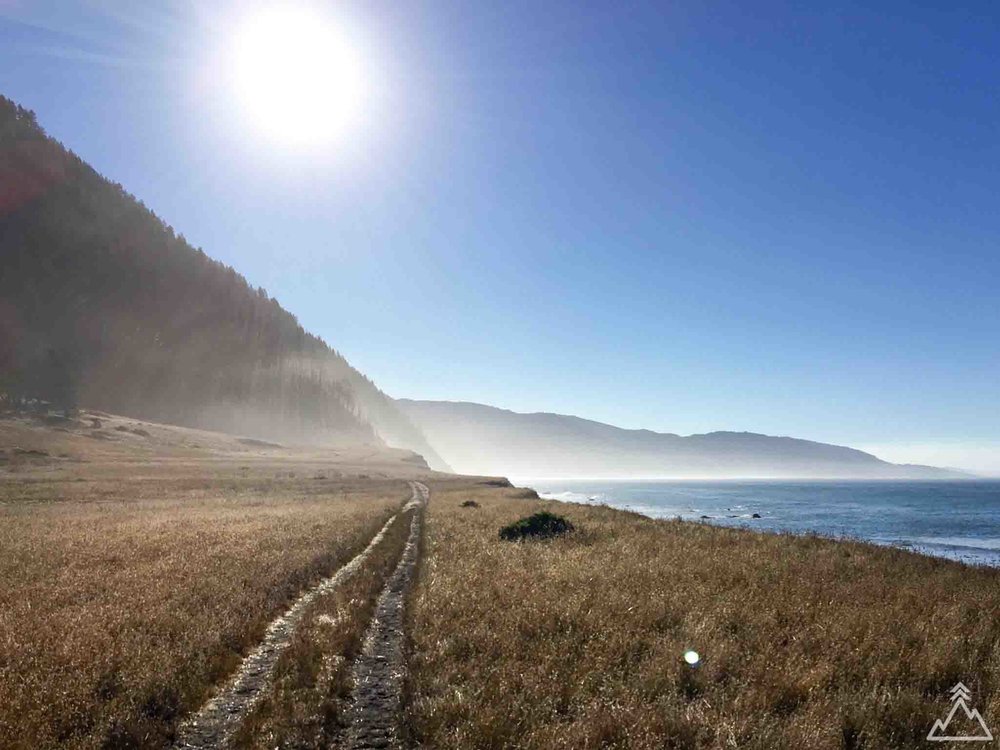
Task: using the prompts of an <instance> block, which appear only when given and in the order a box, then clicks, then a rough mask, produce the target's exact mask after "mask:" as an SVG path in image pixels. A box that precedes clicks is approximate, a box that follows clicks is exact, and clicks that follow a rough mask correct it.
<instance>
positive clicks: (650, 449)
mask: <svg viewBox="0 0 1000 750" xmlns="http://www.w3.org/2000/svg"><path fill="white" fill-rule="evenodd" d="M396 403H397V404H399V405H400V407H401V408H402V409H403V410H404V411H406V412H407V414H409V416H410V418H411V419H412V420H413V421H414V423H415V424H416V425H417V426H418V427H420V429H421V430H422V431H423V432H424V434H425V435H426V436H427V438H428V439H429V440H430V441H431V442H432V443H433V444H434V446H435V447H436V448H437V449H438V450H439V451H440V452H441V455H442V456H443V457H444V459H445V460H446V461H448V463H450V464H451V465H452V466H454V467H455V470H456V471H460V472H465V473H469V474H500V473H503V474H508V475H511V476H520V477H536V478H541V477H550V478H551V477H561V478H570V477H581V478H587V479H594V478H599V477H607V478H629V477H642V478H657V477H664V478H685V477H687V478H711V477H718V478H738V477H739V478H743V477H761V478H791V477H794V478H858V479H861V478H869V479H877V478H886V479H888V478H897V479H902V478H906V479H917V478H922V479H927V478H946V477H954V476H960V474H959V473H958V472H953V471H948V470H945V469H937V468H934V467H931V466H912V465H899V464H890V463H887V462H885V461H882V460H880V459H878V458H876V457H875V456H873V455H871V454H870V453H865V452H863V451H859V450H855V449H853V448H845V447H843V446H839V445H828V444H826V443H816V442H813V441H811V440H798V439H795V438H789V437H772V436H770V435H759V434H756V433H752V432H711V433H708V434H706V435H689V436H682V435H673V434H669V433H661V432H652V431H650V430H623V429H621V428H619V427H613V426H612V425H608V424H602V423H601V422H593V421H591V420H588V419H581V418H580V417H572V416H566V415H562V414H547V413H539V414H518V413H516V412H512V411H506V410H504V409H497V408H494V407H492V406H484V405H482V404H471V403H455V402H449V401H409V400H399V401H397V402H396Z"/></svg>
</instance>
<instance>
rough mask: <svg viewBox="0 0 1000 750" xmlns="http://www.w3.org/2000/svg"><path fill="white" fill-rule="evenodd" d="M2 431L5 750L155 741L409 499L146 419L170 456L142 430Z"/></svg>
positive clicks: (0, 677)
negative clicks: (226, 448) (177, 445)
mask: <svg viewBox="0 0 1000 750" xmlns="http://www.w3.org/2000/svg"><path fill="white" fill-rule="evenodd" d="M104 423H105V424H104V427H103V429H102V432H106V433H107V434H109V435H110V436H111V437H117V435H116V433H115V432H114V431H113V429H112V430H109V429H108V424H107V423H108V418H107V417H104ZM7 427H8V428H9V429H8V430H7V431H6V432H5V435H4V436H5V438H6V439H7V441H8V443H10V442H14V441H16V444H17V446H16V447H8V448H6V451H5V452H4V456H5V457H6V458H7V459H8V460H7V461H6V466H5V467H0V469H3V470H2V471H0V747H2V748H4V750H21V749H23V750H29V749H30V750H41V749H42V748H57V747H59V748H66V747H69V748H101V747H108V748H113V747H162V746H164V745H165V744H167V743H168V742H169V738H170V736H171V731H172V728H173V726H174V725H175V723H176V721H177V720H178V719H179V718H181V717H182V716H183V714H185V713H186V712H187V711H190V710H192V709H194V708H197V707H198V706H199V705H200V703H201V702H202V701H203V699H204V698H205V697H206V695H207V693H208V691H209V689H210V688H211V686H212V685H213V684H215V683H216V682H217V681H218V680H220V679H221V678H223V677H224V676H225V675H226V674H227V673H229V672H230V671H231V670H232V669H233V668H234V666H235V665H236V664H237V662H238V660H239V658H240V657H241V655H242V654H244V653H246V651H248V650H249V649H250V648H251V647H252V646H253V645H255V644H256V643H257V641H258V640H259V639H260V637H261V636H262V634H263V632H264V630H265V628H266V626H267V624H268V622H269V621H270V620H271V619H272V618H273V617H275V616H276V615H277V614H279V613H280V612H282V611H283V610H284V609H285V608H286V607H287V606H288V604H289V603H290V602H291V601H292V600H293V599H294V598H295V596H296V595H298V594H299V593H301V591H302V590H304V589H305V588H307V587H308V586H309V585H311V584H312V583H314V582H316V581H318V580H319V579H321V578H322V577H323V576H325V575H327V574H329V573H330V572H332V571H333V570H334V569H336V568H337V567H339V566H340V565H342V564H343V563H345V562H347V561H348V560H349V559H351V558H352V557H353V556H354V555H355V554H357V553H358V552H359V551H361V550H362V549H363V548H364V547H365V545H366V544H367V543H368V541H369V539H370V538H371V537H372V536H373V535H374V534H375V532H376V531H377V530H378V529H379V528H380V527H381V526H382V525H383V524H384V523H385V521H386V520H387V519H388V518H389V517H390V516H391V515H392V513H394V512H395V511H396V510H398V509H399V507H400V505H401V504H402V502H404V501H405V500H407V499H408V498H409V496H410V490H409V487H408V486H407V484H406V483H405V482H403V481H400V480H398V479H395V478H373V477H370V476H368V477H364V478H361V477H358V476H357V475H356V473H357V472H356V469H351V468H349V469H348V470H347V473H351V472H354V475H353V476H348V475H347V474H345V473H343V472H339V471H338V472H332V471H330V470H329V467H330V463H329V462H327V464H326V466H327V469H326V470H324V468H323V464H322V463H321V462H318V461H316V460H315V458H314V457H310V458H309V460H296V459H294V458H290V457H288V456H283V457H280V458H277V459H276V458H274V457H273V456H270V455H269V454H268V452H267V451H266V450H263V449H260V448H258V447H250V448H247V447H244V446H240V445H237V446H236V448H234V450H233V451H232V452H231V453H226V452H223V451H220V450H212V451H208V450H205V448H206V446H209V442H210V440H211V435H209V434H206V433H201V434H194V433H189V432H187V431H180V430H173V431H172V432H171V431H168V430H166V429H163V428H159V432H160V433H163V435H173V436H174V437H175V438H177V439H178V440H180V441H181V442H184V443H185V444H186V446H187V447H186V448H184V450H183V451H180V452H178V451H176V450H172V449H171V446H170V445H168V442H169V440H168V439H167V437H163V436H162V435H161V436H160V438H161V439H160V440H159V442H157V440H158V435H157V433H158V428H157V427H156V426H152V425H146V426H145V429H144V430H143V431H144V432H147V433H148V435H147V436H142V435H138V436H136V435H134V434H131V433H129V434H128V435H124V436H123V437H122V438H121V440H120V441H119V442H113V441H112V440H110V439H103V438H97V439H94V438H91V437H90V434H89V433H84V434H82V435H78V434H67V433H65V432H58V433H52V434H50V433H48V432H45V431H42V430H40V429H38V428H34V427H30V426H25V425H14V426H13V427H12V426H11V425H7ZM133 429H143V428H133ZM178 435H180V437H179V438H178ZM126 441H131V443H127V442H126ZM195 442H197V443H199V445H201V447H202V449H203V450H202V451H201V452H200V453H199V452H198V450H195V449H193V448H192V447H191V444H192V443H195ZM23 446H30V447H23ZM215 447H216V448H217V447H218V446H215ZM149 453H152V454H154V456H153V457H150V455H148V454H149ZM335 473H336V474H337V475H338V476H334V474H335Z"/></svg>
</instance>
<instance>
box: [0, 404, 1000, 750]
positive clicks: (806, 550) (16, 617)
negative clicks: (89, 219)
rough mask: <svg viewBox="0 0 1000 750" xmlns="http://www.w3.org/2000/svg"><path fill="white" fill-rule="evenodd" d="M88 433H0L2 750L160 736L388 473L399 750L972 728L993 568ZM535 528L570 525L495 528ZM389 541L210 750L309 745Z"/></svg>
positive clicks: (365, 522)
mask: <svg viewBox="0 0 1000 750" xmlns="http://www.w3.org/2000/svg"><path fill="white" fill-rule="evenodd" d="M94 419H95V420H97V419H99V421H100V423H101V424H100V426H99V427H94V426H93V424H91V425H90V426H88V427H86V428H85V429H83V428H80V427H79V426H78V425H77V426H72V427H71V428H66V429H53V428H51V427H40V426H38V425H36V424H29V423H26V422H9V423H7V424H0V428H2V429H0V438H2V439H3V441H4V442H3V443H2V444H0V748H4V750H7V749H8V748H9V749H13V750H28V749H29V748H30V749H31V750H38V749H46V748H63V747H66V748H86V749H90V748H94V749H96V748H102V749H105V748H106V749H108V750H111V749H113V748H163V747H167V746H169V745H170V743H171V741H172V739H173V736H174V734H173V733H174V730H175V728H176V726H177V724H178V722H180V721H182V720H183V719H184V717H185V716H187V715H189V714H190V713H191V712H192V711H194V710H195V709H197V708H198V707H199V706H200V705H201V704H202V703H203V701H204V700H205V698H206V697H207V696H208V695H209V694H210V693H211V691H212V688H213V687H214V686H216V685H218V684H219V683H220V682H222V681H224V680H225V679H226V678H227V676H228V675H229V674H231V672H232V671H233V669H234V668H235V667H236V665H237V664H238V662H239V660H240V658H241V656H242V655H244V654H246V653H247V652H248V651H249V650H250V649H251V648H252V647H253V646H255V645H256V644H257V643H258V642H259V640H260V638H261V636H262V635H263V633H264V630H265V629H266V627H267V624H268V623H269V622H270V621H271V620H272V618H274V617H275V616H276V615H278V614H280V613H281V612H283V611H284V610H285V609H286V608H287V606H288V605H289V604H290V602H291V601H292V600H294V598H295V597H296V596H298V595H299V594H300V593H302V591H304V590H305V589H307V588H308V587H309V586H311V585H312V584H313V583H315V582H317V581H318V580H320V579H321V578H322V577H324V576H325V575H328V574H329V573H330V572H332V571H333V570H334V569H336V568H338V567H339V566H340V565H342V564H343V563H345V562H347V561H348V560H349V559H351V558H353V557H354V556H355V555H356V554H357V553H358V552H359V551H360V550H361V549H363V548H364V547H365V546H366V545H367V543H368V541H369V540H370V539H371V537H372V536H373V535H374V534H375V533H376V531H377V530H378V529H379V528H380V527H381V526H382V525H383V524H384V523H385V521H386V519H388V518H389V517H390V516H391V515H392V514H393V513H394V512H396V511H397V510H398V509H399V508H400V506H401V504H402V503H403V502H405V501H406V500H407V499H408V498H409V497H410V488H409V487H408V485H407V483H406V481H404V479H405V478H406V477H415V476H419V477H421V478H422V481H424V482H425V483H427V484H428V485H429V486H430V488H431V500H430V503H429V505H428V508H427V511H426V513H427V515H426V524H425V527H424V540H423V545H422V549H423V556H422V560H421V561H420V563H419V569H418V572H419V576H418V579H417V581H416V586H415V589H414V591H413V592H412V595H411V599H410V604H409V606H408V609H407V618H408V627H407V634H406V636H407V642H408V654H409V673H408V674H407V675H406V716H405V722H404V726H405V731H406V732H407V734H408V736H407V741H408V742H409V743H410V745H411V746H412V747H419V748H428V749H437V748H441V749H442V750H451V749H452V748H462V750H477V749H482V750H487V749H488V750H506V749H510V750H514V749H515V748H525V749H526V750H543V749H544V750H560V749H564V750H569V749H571V748H572V749H574V750H575V749H577V748H580V749H582V750H587V749H590V748H593V749H595V750H596V748H635V749H636V750H653V749H654V748H655V749H656V750H659V749H660V748H709V749H716V748H718V749H721V748H751V749H755V750H757V749H759V750H765V749H766V750H772V749H779V750H780V749H782V748H788V750H793V749H795V750H798V749H799V748H805V749H812V748H817V749H819V748H823V749H825V748H830V749H833V748H847V749H852V748H873V749H875V748H878V749H879V750H883V749H885V748H913V747H920V746H924V743H925V737H926V735H927V732H928V731H929V730H930V727H931V725H932V724H933V722H934V720H935V719H937V718H941V717H943V716H944V715H945V713H946V712H947V710H948V708H949V700H948V695H947V691H948V690H949V689H950V688H951V687H952V686H953V685H954V684H955V683H957V682H959V681H962V682H964V683H965V684H966V685H968V686H969V688H970V689H971V691H972V695H973V698H972V702H973V704H974V705H975V707H977V708H979V709H980V710H981V711H982V712H983V715H984V716H985V717H986V720H987V722H989V721H990V720H995V719H996V718H997V717H1000V645H998V644H1000V571H995V570H990V569H976V568H971V567H967V566H963V565H961V564H958V563H954V562H948V561H944V560H937V559H933V558H928V557H922V556H919V555H915V554H912V553H908V552H905V551H902V550H896V549H890V548H881V547H876V546H872V545H867V544H861V543H853V542H841V541H832V540H826V539H820V538H812V537H793V536H781V535H770V534H759V533H754V532H750V531H743V530H735V529H723V528H718V527H713V526H709V525H705V524H698V523H682V522H678V521H655V520H651V519H648V518H645V517H642V516H639V515H636V514H633V513H628V512H623V511H618V510H613V509H610V508H602V507H592V506H583V505H566V504H560V503H555V502H549V501H543V500H539V499H537V497H535V496H534V493H533V492H531V491H529V490H524V489H518V488H513V487H506V486H502V484H503V483H502V482H496V481H488V480H484V479H475V478H469V477H449V476H447V475H433V474H430V473H429V472H427V471H426V470H425V469H423V468H420V467H419V466H415V465H414V463H413V460H412V455H410V454H405V453H393V452H391V451H390V452H385V451H379V450H377V449H374V448H353V449H348V448H344V449H337V450H333V449H330V450H325V451H312V452H310V451H308V450H300V451H295V450H292V449H285V448H282V447H281V446H276V445H272V444H266V443H260V442H259V441H246V440H241V439H238V438H229V437H226V436H219V435H214V434H211V433H200V432H197V431H190V430H181V429H180V428H167V427H164V426H159V425H151V424H137V423H132V422H128V421H124V420H121V419H120V418H112V417H108V416H107V415H103V416H101V417H99V418H98V417H95V418H94ZM119 428H125V429H119ZM94 433H98V434H97V435H96V436H95V435H94ZM470 501H474V502H473V503H471V504H470ZM541 510H547V511H551V512H554V513H556V514H559V515H562V516H565V517H566V519H568V521H570V522H571V524H572V527H573V530H572V531H571V532H569V533H567V534H564V535H562V536H557V537H555V538H552V539H548V540H544V541H538V540H535V541H519V542H512V541H504V540H502V539H501V538H500V529H501V528H503V527H505V526H508V525H509V524H511V523H512V522H515V521H517V520H518V519H520V518H523V517H525V516H529V515H531V514H534V513H536V512H538V511H541ZM406 534H407V524H406V523H405V522H400V520H399V519H397V522H396V523H395V524H394V525H393V526H391V527H390V530H389V532H388V533H387V534H386V535H385V537H384V538H383V540H382V541H381V542H380V543H379V544H378V545H377V546H376V547H375V548H374V551H373V554H372V555H371V556H370V557H369V558H368V559H367V560H366V562H365V564H364V566H363V567H362V569H361V570H360V571H359V572H358V574H356V575H355V576H353V577H352V578H350V579H349V580H347V581H346V582H345V583H344V585H342V586H340V587H338V588H337V589H336V590H335V591H333V592H332V593H329V594H326V595H324V596H322V597H319V598H318V599H317V600H315V601H314V602H313V603H312V604H310V605H309V610H308V611H307V613H306V616H305V617H304V618H303V620H302V621H301V624H300V626H299V628H298V630H297V631H296V632H295V634H294V635H293V637H292V641H291V645H290V646H289V648H288V649H287V650H286V651H284V652H283V653H282V655H281V657H280V659H279V661H278V664H277V668H276V673H275V681H274V684H273V685H272V686H271V687H270V688H269V689H268V691H267V693H266V694H265V696H264V698H263V700H262V701H261V703H260V704H259V706H258V707H257V709H256V710H255V711H254V712H253V713H252V714H251V716H250V718H249V720H248V721H247V722H246V723H245V725H244V726H243V728H242V729H241V731H240V732H239V733H238V735H237V737H236V742H235V746H236V747H238V748H244V749H247V750H249V749H253V750H265V749H270V748H300V749H305V748H327V747H336V746H337V742H338V741H339V740H340V739H342V737H343V729H344V720H345V716H346V713H345V709H346V708H347V706H348V701H349V698H350V694H351V689H352V685H351V684H350V682H351V665H352V661H353V659H354V658H355V656H356V655H357V654H358V653H359V650H360V648H361V645H362V639H363V637H364V634H365V632H366V630H367V627H368V625H369V623H370V620H371V616H372V613H373V608H374V603H375V600H376V598H377V597H378V594H379V592H380V591H381V590H382V587H383V585H384V583H385V580H386V577H387V576H388V574H389V572H390V571H391V570H392V569H393V567H394V565H395V563H396V560H397V558H398V555H399V553H400V550H401V549H402V546H403V544H404V541H405V537H406ZM688 650H694V651H697V652H698V653H699V654H700V656H701V661H700V663H699V665H698V666H696V667H691V666H689V665H688V664H686V663H685V661H684V659H683V658H682V657H683V654H684V653H685V652H686V651H688Z"/></svg>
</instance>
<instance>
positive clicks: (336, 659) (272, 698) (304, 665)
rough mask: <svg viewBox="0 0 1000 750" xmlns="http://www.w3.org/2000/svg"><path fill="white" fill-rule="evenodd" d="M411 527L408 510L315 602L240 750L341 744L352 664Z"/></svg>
mask: <svg viewBox="0 0 1000 750" xmlns="http://www.w3.org/2000/svg"><path fill="white" fill-rule="evenodd" d="M409 528H410V516H409V514H401V515H400V516H398V517H397V518H396V520H395V521H394V522H393V524H392V526H391V527H390V528H389V531H388V533H387V534H386V535H385V537H384V538H383V540H382V541H381V542H380V543H379V545H378V546H377V547H375V548H374V549H373V550H372V554H371V555H370V556H369V557H368V559H367V560H366V561H365V564H364V566H363V567H362V569H361V570H360V571H358V572H357V573H356V574H355V575H354V576H352V577H351V578H350V579H348V580H347V581H345V582H344V583H343V584H342V585H340V586H339V587H337V589H336V590H335V591H333V592H332V593H330V594H327V595H325V596H322V597H320V598H319V599H317V600H316V601H315V602H314V603H313V604H312V605H311V606H310V608H309V611H308V612H307V613H306V615H305V617H304V618H303V622H302V624H301V625H300V626H299V628H298V629H297V630H296V632H295V635H294V636H293V637H292V640H291V643H290V644H289V646H288V648H287V650H286V651H285V652H284V653H283V654H282V656H281V658H280V659H279V660H278V664H277V667H276V669H275V681H274V686H273V688H272V689H271V690H270V691H269V693H268V694H267V695H266V696H265V698H264V700H262V702H261V705H260V706H259V707H258V708H257V710H256V711H255V712H254V714H253V715H252V716H251V717H250V719H249V721H247V722H246V723H245V724H244V726H243V727H242V729H241V731H240V733H239V735H238V736H237V738H236V741H235V743H234V746H235V747H237V748H254V749H255V750H271V749H272V748H276V747H282V748H284V747H295V748H328V747H334V746H336V742H337V740H338V737H339V736H340V735H341V734H342V732H343V730H344V728H345V726H346V719H345V713H346V710H347V708H348V702H349V699H350V695H351V689H352V687H353V686H352V684H351V665H352V663H353V661H354V659H355V657H356V656H357V655H358V654H359V653H360V651H361V646H362V643H363V640H364V635H365V631H366V630H367V628H368V625H369V622H370V620H371V617H372V615H373V614H374V611H375V605H376V602H377V600H378V597H379V594H380V592H381V591H382V588H383V586H384V584H385V582H386V579H387V578H388V577H389V575H391V573H392V571H393V569H394V568H395V566H396V563H397V561H398V559H399V556H400V554H402V551H403V546H404V545H405V544H406V539H407V536H408V534H409Z"/></svg>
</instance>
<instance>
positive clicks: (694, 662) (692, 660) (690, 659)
mask: <svg viewBox="0 0 1000 750" xmlns="http://www.w3.org/2000/svg"><path fill="white" fill-rule="evenodd" d="M684 661H686V662H687V663H688V664H690V665H691V666H692V667H696V666H698V662H700V661H701V657H700V656H698V652H697V651H685V652H684Z"/></svg>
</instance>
